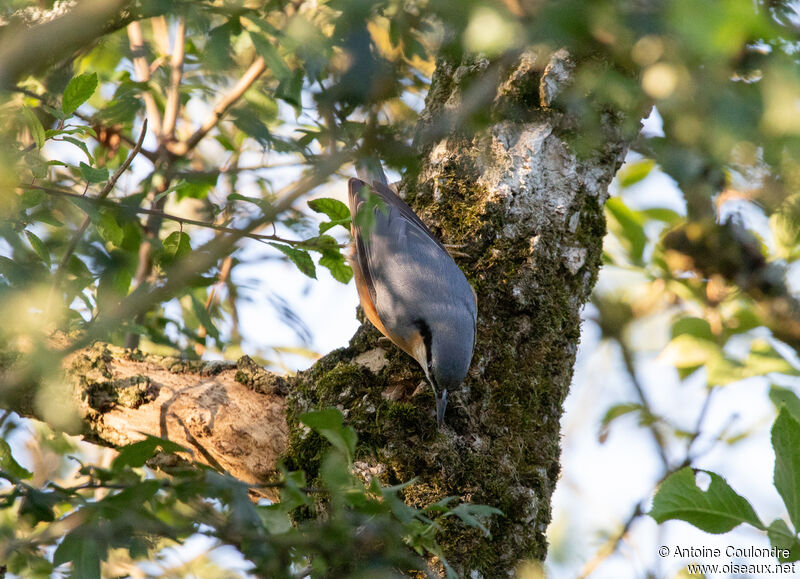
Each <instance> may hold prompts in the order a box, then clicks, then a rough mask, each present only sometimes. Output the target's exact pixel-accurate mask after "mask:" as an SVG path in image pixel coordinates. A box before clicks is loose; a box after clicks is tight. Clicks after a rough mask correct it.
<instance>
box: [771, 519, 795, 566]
mask: <svg viewBox="0 0 800 579" xmlns="http://www.w3.org/2000/svg"><path fill="white" fill-rule="evenodd" d="M767 537H769V542H770V545H772V546H773V547H775V548H776V549H778V553H777V557H778V560H779V561H780V562H781V563H791V562H792V561H798V560H800V540H798V539H797V535H795V534H794V533H792V531H791V530H790V529H789V526H788V525H787V524H786V521H784V520H783V519H775V520H774V521H772V523H770V525H769V527H768V528H767ZM786 551H788V553H787V552H786Z"/></svg>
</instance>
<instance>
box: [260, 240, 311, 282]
mask: <svg viewBox="0 0 800 579" xmlns="http://www.w3.org/2000/svg"><path fill="white" fill-rule="evenodd" d="M270 245H271V246H272V247H274V248H275V249H278V250H280V251H281V252H282V253H283V254H284V255H286V257H288V258H289V259H290V260H291V261H292V263H294V264H295V265H296V266H297V269H299V270H300V271H301V272H303V273H304V274H306V275H307V276H308V277H310V278H312V279H317V268H316V267H315V266H314V261H313V260H312V259H311V256H310V255H309V254H308V252H307V251H305V250H303V249H295V248H294V247H289V246H288V245H283V244H281V243H272V242H270Z"/></svg>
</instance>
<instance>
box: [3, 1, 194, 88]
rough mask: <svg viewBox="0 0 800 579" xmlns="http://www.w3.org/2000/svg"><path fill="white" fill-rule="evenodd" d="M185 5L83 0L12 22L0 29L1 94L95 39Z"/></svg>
mask: <svg viewBox="0 0 800 579" xmlns="http://www.w3.org/2000/svg"><path fill="white" fill-rule="evenodd" d="M180 4H182V2H173V3H168V2H154V1H151V0H84V1H83V2H76V3H74V7H72V9H71V10H68V11H66V12H59V13H57V14H54V13H52V12H50V13H48V12H44V14H43V15H41V16H40V17H39V18H38V19H34V20H32V21H28V20H26V19H25V18H12V19H11V23H10V24H8V25H6V26H3V27H0V37H1V38H2V41H0V90H7V89H10V88H11V87H13V86H14V85H15V84H16V83H17V81H19V80H20V79H21V78H23V77H24V76H25V75H27V74H32V73H35V72H37V71H39V70H41V69H43V68H45V67H47V66H49V65H51V64H53V63H55V62H58V60H60V59H64V58H66V57H69V56H70V55H71V54H72V53H73V52H74V51H75V50H78V49H79V48H82V47H85V46H87V45H89V44H91V43H92V42H93V41H94V40H95V39H97V38H100V37H101V36H104V35H106V34H110V33H112V32H115V31H116V30H119V29H121V28H123V27H125V26H127V25H128V24H129V23H130V22H134V21H137V20H141V19H143V18H149V17H151V16H154V15H157V14H161V13H163V12H165V11H166V10H170V9H173V10H174V9H175V8H176V5H180Z"/></svg>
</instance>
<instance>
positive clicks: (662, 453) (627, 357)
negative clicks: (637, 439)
mask: <svg viewBox="0 0 800 579" xmlns="http://www.w3.org/2000/svg"><path fill="white" fill-rule="evenodd" d="M617 343H618V344H619V347H620V350H621V351H622V361H623V362H624V364H625V370H627V372H628V376H629V377H630V379H631V383H632V384H633V388H634V390H636V395H637V396H638V398H639V402H640V403H641V405H642V408H643V409H644V411H645V412H646V413H647V419H648V420H647V422H648V425H647V427H648V428H649V430H650V433H651V434H652V435H653V442H655V445H656V449H657V450H658V456H659V457H660V458H661V463H662V465H663V467H664V470H669V459H668V458H667V450H666V444H665V442H664V437H663V436H662V435H661V432H659V430H658V427H657V426H656V424H655V421H654V420H653V418H655V414H654V413H653V408H652V406H651V405H650V401H649V400H648V398H647V395H646V394H645V391H644V388H643V387H642V384H641V383H640V382H639V378H638V376H636V367H635V365H634V363H633V353H632V352H631V350H630V348H629V347H628V344H626V343H625V340H624V339H622V338H619V339H617Z"/></svg>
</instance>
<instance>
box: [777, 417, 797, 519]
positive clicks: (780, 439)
mask: <svg viewBox="0 0 800 579" xmlns="http://www.w3.org/2000/svg"><path fill="white" fill-rule="evenodd" d="M772 448H773V450H774V451H775V473H774V478H773V480H774V483H775V488H776V489H778V493H779V494H780V495H781V498H783V504H784V505H786V510H787V511H788V513H789V519H790V520H791V521H792V525H794V528H795V529H800V422H798V421H797V420H796V419H795V418H794V417H793V416H792V414H791V412H789V410H787V409H786V408H785V407H782V408H781V410H780V412H779V413H778V418H777V419H776V420H775V423H774V424H773V425H772Z"/></svg>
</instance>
